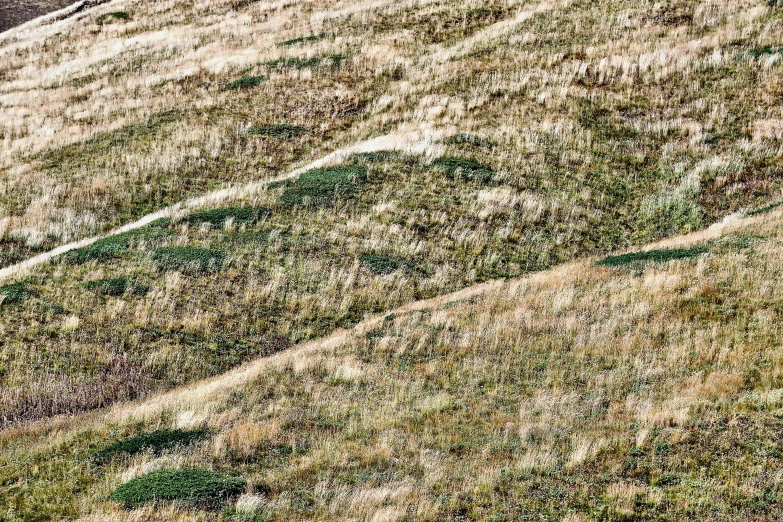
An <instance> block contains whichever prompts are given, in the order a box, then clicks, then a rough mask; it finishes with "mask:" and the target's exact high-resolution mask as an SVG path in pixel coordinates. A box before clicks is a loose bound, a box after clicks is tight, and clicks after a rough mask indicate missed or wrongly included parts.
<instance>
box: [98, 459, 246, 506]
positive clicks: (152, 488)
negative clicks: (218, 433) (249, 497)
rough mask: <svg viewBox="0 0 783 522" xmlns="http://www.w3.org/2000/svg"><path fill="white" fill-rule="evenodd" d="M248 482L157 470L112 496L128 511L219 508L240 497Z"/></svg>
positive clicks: (206, 472) (199, 472)
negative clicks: (166, 506)
mask: <svg viewBox="0 0 783 522" xmlns="http://www.w3.org/2000/svg"><path fill="white" fill-rule="evenodd" d="M246 484H247V483H246V481H245V480H244V479H241V478H237V477H231V476H229V475H224V474H221V473H216V472H214V471H210V470H208V469H177V470H164V471H155V472H152V473H148V474H147V475H142V476H141V477H137V478H135V479H132V480H130V481H128V482H126V483H125V484H122V485H120V486H118V487H117V489H115V490H114V492H112V494H111V495H109V500H113V501H115V502H119V503H121V504H122V505H123V506H125V507H126V508H128V509H132V508H135V507H139V506H143V505H144V504H149V503H155V502H165V501H177V502H180V503H182V504H185V505H190V506H196V507H202V508H218V507H220V506H221V505H222V504H223V503H224V502H225V501H226V500H228V499H230V498H231V497H235V496H238V495H239V494H240V493H241V492H242V491H243V490H244V489H245V485H246Z"/></svg>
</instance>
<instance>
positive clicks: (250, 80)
mask: <svg viewBox="0 0 783 522" xmlns="http://www.w3.org/2000/svg"><path fill="white" fill-rule="evenodd" d="M264 80H266V76H243V77H241V78H239V79H236V80H234V81H231V82H228V83H227V84H226V86H225V87H223V89H224V90H226V91H235V90H241V89H249V88H250V87H256V86H257V85H261V83H262V82H263V81H264Z"/></svg>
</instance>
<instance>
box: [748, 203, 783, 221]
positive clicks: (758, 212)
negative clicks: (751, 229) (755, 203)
mask: <svg viewBox="0 0 783 522" xmlns="http://www.w3.org/2000/svg"><path fill="white" fill-rule="evenodd" d="M781 206H783V201H778V202H777V203H773V204H771V205H767V206H766V207H761V208H757V209H756V210H751V211H749V212H745V216H746V217H752V216H759V215H761V214H766V213H767V212H770V211H772V210H775V209H776V208H778V207H781Z"/></svg>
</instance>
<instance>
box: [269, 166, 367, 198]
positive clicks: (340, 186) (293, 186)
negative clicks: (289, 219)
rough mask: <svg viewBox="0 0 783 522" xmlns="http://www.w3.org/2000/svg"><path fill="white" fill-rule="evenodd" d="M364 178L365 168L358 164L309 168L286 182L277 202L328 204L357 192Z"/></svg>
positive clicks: (365, 176)
mask: <svg viewBox="0 0 783 522" xmlns="http://www.w3.org/2000/svg"><path fill="white" fill-rule="evenodd" d="M366 179H367V169H366V168H365V167H360V166H350V167H330V168H323V169H315V170H310V171H308V172H305V173H304V174H302V175H300V176H299V177H298V178H296V179H293V180H289V181H288V182H287V183H286V185H285V186H286V190H285V191H284V192H283V194H282V195H281V196H280V199H279V203H280V204H282V205H284V206H290V205H316V206H318V205H325V204H329V203H331V202H332V201H333V200H334V198H336V197H348V196H351V195H353V194H355V193H356V192H358V191H359V189H360V188H361V185H362V183H363V182H364V181H365V180H366Z"/></svg>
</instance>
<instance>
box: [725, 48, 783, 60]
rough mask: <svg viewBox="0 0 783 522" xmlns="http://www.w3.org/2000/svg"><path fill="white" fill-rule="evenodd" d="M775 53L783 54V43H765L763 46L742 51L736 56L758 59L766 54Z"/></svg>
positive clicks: (738, 57)
mask: <svg viewBox="0 0 783 522" xmlns="http://www.w3.org/2000/svg"><path fill="white" fill-rule="evenodd" d="M773 54H783V45H765V46H763V47H756V48H754V49H749V50H747V51H745V52H744V53H740V54H738V55H737V56H736V58H737V59H742V58H753V59H754V60H758V59H759V58H762V57H764V56H772V55H773Z"/></svg>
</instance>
